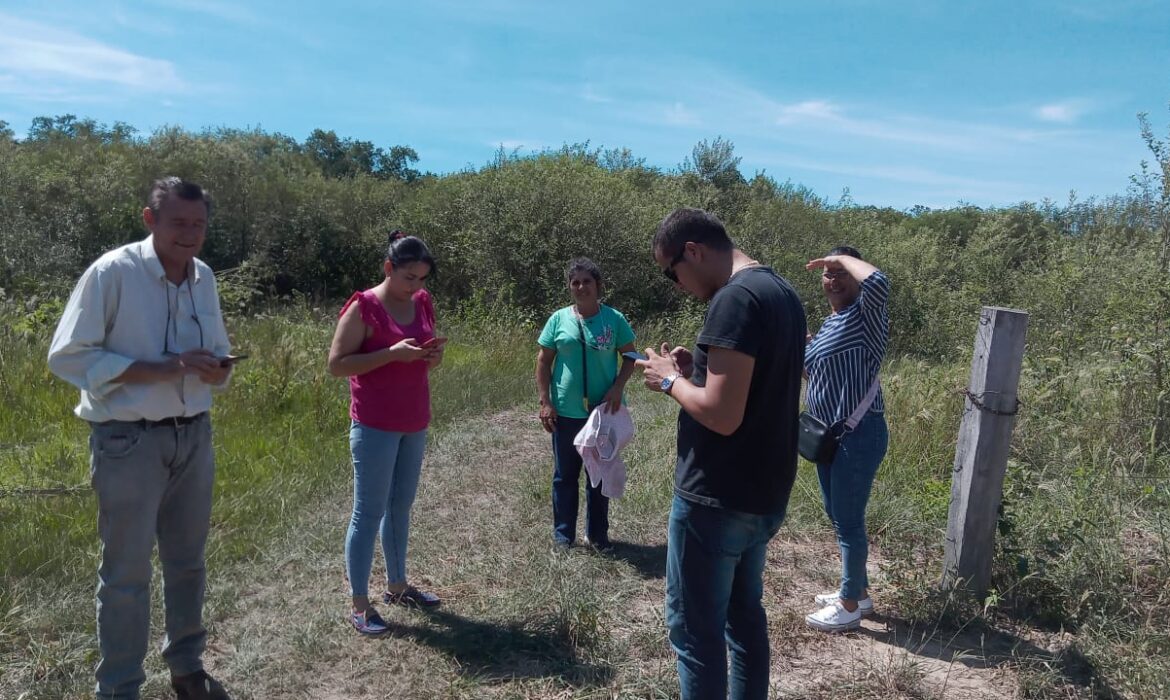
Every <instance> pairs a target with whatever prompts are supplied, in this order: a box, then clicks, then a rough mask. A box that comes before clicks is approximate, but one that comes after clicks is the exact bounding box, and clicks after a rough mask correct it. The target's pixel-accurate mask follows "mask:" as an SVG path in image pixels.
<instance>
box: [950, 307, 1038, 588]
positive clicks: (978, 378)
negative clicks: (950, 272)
mask: <svg viewBox="0 0 1170 700" xmlns="http://www.w3.org/2000/svg"><path fill="white" fill-rule="evenodd" d="M1027 332H1028V314H1027V313H1026V312H1023V311H1016V310H1013V309H1001V308H998V307H993V306H985V307H983V311H982V312H981V313H980V315H979V330H978V332H977V333H976V334H975V354H974V357H973V358H972V359H971V381H970V384H969V385H968V387H967V396H966V399H965V400H964V409H963V420H962V422H961V423H960V424H959V442H958V445H957V446H956V448H955V468H954V473H953V474H952V476H951V506H950V515H949V517H948V521H947V537H946V546H945V550H946V551H945V557H944V563H943V579H942V583H943V586H944V587H947V588H952V587H954V586H956V585H962V586H963V587H965V588H966V589H967V590H969V591H971V592H972V593H975V594H976V595H979V596H982V595H984V594H985V593H986V592H987V588H988V585H989V584H990V582H991V559H992V555H993V554H994V552H995V529H996V522H997V520H998V516H999V504H1000V501H1001V500H1002V498H1003V478H1004V473H1005V472H1006V471H1007V458H1008V447H1009V445H1010V444H1011V439H1012V428H1013V426H1014V425H1015V422H1016V411H1017V408H1018V407H1019V401H1018V400H1017V390H1018V388H1019V383H1020V365H1021V364H1022V362H1023V359H1024V339H1025V337H1026V336H1027Z"/></svg>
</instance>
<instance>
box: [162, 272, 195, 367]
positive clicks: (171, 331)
mask: <svg viewBox="0 0 1170 700" xmlns="http://www.w3.org/2000/svg"><path fill="white" fill-rule="evenodd" d="M192 277H193V275H192V274H191V273H190V272H188V273H187V297H188V298H189V299H190V300H191V320H192V321H194V322H195V327H196V328H197V329H198V330H199V349H200V350H202V349H203V324H202V323H200V322H199V312H198V311H196V310H195V292H194V291H193V290H192V289H191V286H192V284H193V280H192ZM163 292H165V293H166V295H167V325H166V328H164V329H163V355H178V354H180V353H182V352H184V351H183V350H179V351H177V352H176V351H175V350H171V335H174V336H175V347H179V319H178V315H177V313H176V314H174V315H172V313H171V285H170V283H169V282H167V281H166V280H165V279H164V280H163ZM180 294H181V292H179V291H178V290H176V291H175V311H176V312H177V311H178V310H179V309H178V307H179V295H180Z"/></svg>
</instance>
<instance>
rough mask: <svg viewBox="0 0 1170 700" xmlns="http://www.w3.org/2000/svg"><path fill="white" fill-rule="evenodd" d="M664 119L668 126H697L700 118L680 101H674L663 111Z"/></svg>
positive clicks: (700, 122)
mask: <svg viewBox="0 0 1170 700" xmlns="http://www.w3.org/2000/svg"><path fill="white" fill-rule="evenodd" d="M663 119H664V121H665V122H666V123H667V124H669V125H670V126H699V125H700V124H702V120H701V119H699V117H698V115H696V114H695V113H694V112H692V111H691V110H690V109H688V108H687V106H686V105H684V104H683V103H682V102H675V103H674V104H672V105H671V106H669V107H667V108H666V110H665V112H664V113H663Z"/></svg>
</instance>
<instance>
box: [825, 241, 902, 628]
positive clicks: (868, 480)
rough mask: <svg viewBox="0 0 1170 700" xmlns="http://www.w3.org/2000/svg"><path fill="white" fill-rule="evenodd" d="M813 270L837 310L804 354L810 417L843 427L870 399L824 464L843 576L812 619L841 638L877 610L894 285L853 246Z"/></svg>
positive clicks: (827, 508)
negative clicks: (884, 374)
mask: <svg viewBox="0 0 1170 700" xmlns="http://www.w3.org/2000/svg"><path fill="white" fill-rule="evenodd" d="M807 268H808V269H810V270H817V269H819V270H821V287H822V289H824V292H825V296H826V297H828V300H829V306H830V307H832V309H833V313H832V314H831V315H830V316H829V317H828V318H826V319H825V322H824V323H823V324H822V325H821V328H820V330H819V331H818V332H817V334H816V335H815V336H813V337H812V338H811V339H810V340H809V342H808V346H807V347H806V349H805V356H804V367H805V371H806V372H807V374H808V393H807V405H808V411H809V412H810V413H812V414H813V415H814V416H816V417H817V418H819V419H820V420H822V421H824V422H825V423H827V424H829V425H839V424H843V423H845V421H846V420H847V419H848V418H849V416H850V415H851V414H853V413H854V411H855V410H857V409H858V407H860V406H861V404H862V403H863V402H864V401H866V400H867V399H868V400H870V401H871V403H870V405H869V409H868V410H867V411H866V412H865V414H864V417H862V419H861V422H859V423H858V424H857V426H856V427H855V428H854V429H853V430H852V431H848V432H846V433H845V434H844V435H843V436H842V438H841V442H840V447H839V448H838V449H837V454H836V456H834V457H833V461H832V463H831V464H818V465H817V476H818V477H819V479H820V483H821V495H822V496H823V497H824V504H825V513H826V514H828V516H829V519H830V520H831V521H832V522H833V529H834V530H835V531H836V533H837V544H838V545H839V546H840V548H841V560H842V562H841V563H842V566H841V569H842V574H841V587H840V589H839V590H837V591H833V592H831V593H822V594H821V595H818V596H816V603H817V605H818V606H820V609H818V610H817V611H816V612H813V613H811V614H810V615H808V617H806V618H805V621H806V622H807V623H808V624H809V626H811V627H813V628H815V629H819V630H823V631H826V632H840V631H843V630H848V629H856V628H857V627H860V626H861V617H862V616H863V615H869V614H871V613H872V612H873V602H872V601H871V600H870V598H869V580H868V579H867V577H866V573H865V563H866V559H867V558H868V556H869V542H868V539H867V535H866V531H865V506H866V504H867V503H868V502H869V493H870V489H871V488H872V487H873V480H874V476H875V475H876V474H877V470H878V465H880V464H881V462H882V458H883V457H885V454H886V446H887V443H888V441H889V433H888V432H887V429H886V418H885V413H884V412H885V406H884V403H883V401H882V393H881V388H880V386H878V385H877V381H878V370H879V369H880V368H881V364H882V358H883V357H885V354H886V341H887V340H888V339H889V331H890V319H889V313H888V310H887V306H886V302H887V300H888V299H889V295H890V281H889V280H888V279H887V278H886V276H885V275H884V274H883V273H882V271H881V270H879V269H877V268H876V267H874V266H873V265H870V264H869V263H867V262H865V261H864V260H862V259H861V254H860V253H858V252H857V250H856V249H854V248H850V247H848V246H841V247H838V248H834V249H833V250H831V251H829V254H828V255H826V256H825V257H823V258H818V259H816V260H812V261H810V262H809V263H808V265H807ZM871 389H872V390H873V391H872V393H871Z"/></svg>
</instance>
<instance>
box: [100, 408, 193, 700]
mask: <svg viewBox="0 0 1170 700" xmlns="http://www.w3.org/2000/svg"><path fill="white" fill-rule="evenodd" d="M89 444H90V452H91V460H90V467H91V482H92V485H93V489H94V492H95V493H96V494H97V503H98V535H99V537H100V538H101V543H102V562H101V568H100V569H99V570H98V587H97V633H98V645H99V648H100V651H101V660H100V661H99V662H98V665H97V671H96V674H95V675H96V676H97V686H96V688H95V694H96V696H97V697H99V698H107V699H118V700H122V699H125V698H131V699H133V698H137V697H138V691H139V686H141V685H142V682H143V681H144V680H146V674H145V672H144V671H143V668H142V662H143V659H145V658H146V649H147V645H148V640H149V636H150V577H151V562H150V556H151V552H152V550H153V549H154V544H155V540H156V538H157V540H158V558H159V561H160V562H161V563H162V571H163V600H164V603H165V607H166V638H165V640H164V641H163V647H162V655H163V658H164V659H165V660H166V662H167V665H168V666H169V667H170V669H171V673H172V675H176V676H181V675H186V674H189V673H194V672H196V671H199V670H201V669H202V668H203V662H202V660H201V657H202V655H203V649H204V646H205V645H206V641H207V630H206V629H205V628H204V627H203V594H204V586H205V581H206V569H205V566H204V549H205V546H206V544H207V532H208V529H209V524H210V519H211V492H212V484H213V483H214V481H215V458H214V455H213V453H212V447H211V420H210V419H209V418H208V416H207V414H203V415H202V416H200V417H199V418H197V419H196V420H195V421H193V422H191V423H188V424H185V425H174V424H171V425H161V426H152V427H147V426H146V425H144V424H143V423H133V422H123V421H110V422H107V423H95V424H92V427H91V431H90V441H89Z"/></svg>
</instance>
